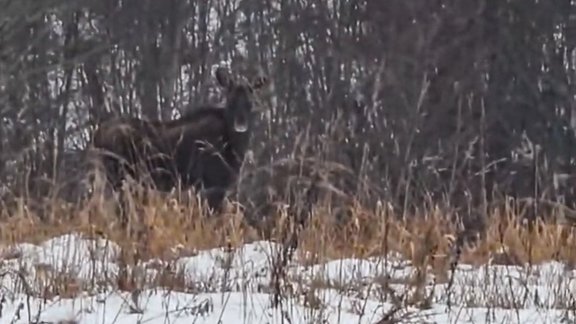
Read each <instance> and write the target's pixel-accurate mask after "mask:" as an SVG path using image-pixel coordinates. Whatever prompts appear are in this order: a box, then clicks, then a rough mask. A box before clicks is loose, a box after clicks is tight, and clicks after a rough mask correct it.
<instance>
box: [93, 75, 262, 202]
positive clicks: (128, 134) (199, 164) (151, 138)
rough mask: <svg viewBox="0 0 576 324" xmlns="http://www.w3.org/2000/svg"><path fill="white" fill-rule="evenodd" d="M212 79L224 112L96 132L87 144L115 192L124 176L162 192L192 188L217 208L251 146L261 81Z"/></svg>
mask: <svg viewBox="0 0 576 324" xmlns="http://www.w3.org/2000/svg"><path fill="white" fill-rule="evenodd" d="M216 79H217V81H218V83H219V84H220V85H221V86H222V87H223V88H224V89H225V91H226V92H227V99H226V104H225V106H224V107H217V106H210V105H208V106H203V107H200V108H197V109H195V110H194V111H192V112H190V113H188V114H185V115H184V116H182V117H181V118H178V119H175V120H170V121H158V120H143V119H138V118H133V117H124V118H122V117H121V118H116V119H113V120H109V121H107V122H105V123H103V124H102V125H101V126H100V127H99V128H98V130H97V131H96V133H95V134H94V137H93V144H92V145H93V148H95V149H97V150H98V151H99V157H100V161H101V162H102V165H103V167H104V171H105V173H106V178H107V180H108V182H109V183H110V184H111V186H112V188H113V189H114V190H118V189H119V188H120V187H121V185H122V182H123V180H124V179H126V176H128V175H129V176H130V177H132V178H133V179H135V180H137V181H141V182H143V183H146V184H149V185H153V186H154V187H155V189H157V190H159V191H164V192H166V191H169V190H171V189H172V188H174V187H176V186H177V185H180V187H181V188H182V189H188V188H190V187H194V188H195V189H196V190H197V191H200V192H203V193H204V194H205V196H206V198H207V202H208V206H209V207H210V208H211V209H213V210H214V211H219V210H220V209H221V205H222V201H223V199H224V197H225V195H226V191H227V189H228V188H229V187H230V185H231V184H232V183H233V182H234V181H235V180H236V177H237V175H238V173H239V170H240V167H241V166H242V162H243V160H244V155H245V152H246V150H247V148H248V143H249V141H250V133H251V124H252V118H251V114H252V110H253V105H254V104H253V98H252V96H253V90H254V89H256V88H259V87H261V86H262V85H263V84H264V81H265V79H264V78H260V79H258V80H257V81H256V82H253V83H238V82H236V81H234V80H232V78H231V76H230V75H229V74H228V73H227V71H225V70H224V69H222V68H219V69H217V70H216Z"/></svg>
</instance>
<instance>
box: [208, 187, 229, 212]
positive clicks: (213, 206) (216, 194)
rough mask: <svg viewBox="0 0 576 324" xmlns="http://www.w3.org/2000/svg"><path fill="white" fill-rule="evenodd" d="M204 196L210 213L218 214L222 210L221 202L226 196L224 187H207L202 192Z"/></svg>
mask: <svg viewBox="0 0 576 324" xmlns="http://www.w3.org/2000/svg"><path fill="white" fill-rule="evenodd" d="M204 197H205V199H206V202H207V203H208V207H209V208H210V210H211V212H212V214H220V213H221V212H222V202H223V201H224V197H226V189H223V188H218V187H216V188H210V189H207V190H206V191H205V192H204Z"/></svg>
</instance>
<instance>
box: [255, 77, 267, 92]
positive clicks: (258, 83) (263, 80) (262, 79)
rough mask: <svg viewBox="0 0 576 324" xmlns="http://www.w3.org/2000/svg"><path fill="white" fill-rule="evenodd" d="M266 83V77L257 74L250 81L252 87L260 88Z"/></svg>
mask: <svg viewBox="0 0 576 324" xmlns="http://www.w3.org/2000/svg"><path fill="white" fill-rule="evenodd" d="M267 84H268V78H267V77H266V76H263V75H262V76H259V77H257V78H256V79H255V80H254V81H252V88H253V89H260V88H262V87H264V86H266V85H267Z"/></svg>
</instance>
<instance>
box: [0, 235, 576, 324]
mask: <svg viewBox="0 0 576 324" xmlns="http://www.w3.org/2000/svg"><path fill="white" fill-rule="evenodd" d="M279 250H280V246H279V245H277V244H275V243H271V242H265V241H261V242H255V243H250V244H246V245H244V246H242V247H241V248H238V249H235V250H233V251H225V250H224V249H214V250H208V251H197V252H195V253H188V254H193V255H192V256H182V254H184V253H182V252H183V250H182V249H179V248H175V249H174V257H173V258H172V260H151V261H148V262H146V263H143V264H141V265H139V266H138V267H136V268H133V269H131V271H132V275H131V277H132V278H135V279H134V280H135V283H134V285H135V286H136V287H139V289H138V290H136V292H119V291H118V289H115V288H114V287H115V284H116V283H117V282H118V280H117V278H118V276H119V275H120V272H121V271H120V270H121V267H120V265H119V263H118V261H119V260H120V257H119V254H120V248H119V247H118V245H116V244H115V243H113V242H110V241H107V240H104V239H86V238H83V237H82V236H80V235H76V234H70V235H63V236H60V237H55V238H53V239H51V240H48V241H46V242H44V243H43V244H40V245H32V244H18V245H15V246H6V247H3V248H2V249H1V254H0V276H1V281H0V282H1V285H2V287H1V288H0V323H64V322H67V323H223V324H226V323H575V318H576V298H574V294H575V293H576V284H575V283H574V281H575V277H576V271H574V270H570V269H567V268H566V267H565V266H564V265H562V264H560V263H548V264H545V265H540V266H532V267H511V266H497V265H491V266H482V267H477V268H474V267H472V266H468V265H460V266H459V267H458V269H457V271H456V274H455V276H454V283H453V285H452V286H451V289H449V290H448V291H447V289H446V283H445V280H444V281H441V282H440V283H435V282H436V281H437V280H436V278H434V277H433V276H432V275H429V277H428V278H427V280H426V284H425V285H424V287H423V289H422V290H421V295H420V297H418V298H415V297H414V296H416V295H417V293H416V291H417V288H416V286H414V285H411V284H410V282H411V280H410V278H412V277H413V275H414V272H415V269H413V268H412V267H411V265H410V263H409V262H407V261H403V260H401V259H400V258H399V257H398V256H396V255H389V256H388V257H387V258H373V259H365V260H359V259H344V260H337V261H331V262H327V263H324V264H307V263H309V262H304V261H303V260H299V259H298V258H295V260H294V261H293V262H291V263H290V264H289V265H288V266H287V267H286V268H285V269H286V274H285V275H284V276H282V278H283V279H282V280H280V284H279V286H280V287H281V288H280V289H281V291H282V293H281V295H282V297H281V298H280V301H281V302H280V303H279V304H277V305H276V306H274V305H273V301H274V298H273V297H274V295H275V294H274V291H275V289H274V287H275V286H277V285H275V284H274V283H273V280H272V277H273V276H272V274H273V269H274V267H273V266H272V265H273V263H274V262H275V259H276V255H277V253H278V251H279ZM161 269H164V270H161ZM167 269H168V270H167ZM166 273H171V274H172V277H171V278H172V279H173V280H172V283H173V286H174V282H177V285H176V288H174V287H172V288H171V289H168V288H160V285H159V283H161V282H166V281H162V280H161V278H166ZM174 280H177V281H174ZM62 285H67V289H66V291H67V292H70V291H74V289H76V291H78V292H80V291H82V292H81V293H78V294H75V297H73V298H65V297H71V295H69V296H59V297H55V294H54V293H53V292H54V291H55V290H57V288H58V287H59V286H62ZM448 293H449V294H448ZM426 296H431V297H429V298H428V299H427V302H426V303H420V304H414V303H410V302H409V301H410V299H418V300H425V299H426ZM449 301H450V306H449V305H448V304H449ZM387 314H388V316H389V321H385V320H384V319H385V318H386V316H387ZM390 314H391V315H390ZM394 320H398V321H396V322H395V321H394ZM379 321H380V322H379Z"/></svg>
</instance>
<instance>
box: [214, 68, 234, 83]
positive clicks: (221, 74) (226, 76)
mask: <svg viewBox="0 0 576 324" xmlns="http://www.w3.org/2000/svg"><path fill="white" fill-rule="evenodd" d="M214 74H215V76H216V80H217V81H218V83H219V84H220V85H221V86H222V87H224V88H229V87H230V86H231V85H232V76H231V75H230V72H229V71H228V69H226V68H224V67H218V68H217V69H216V71H215V72H214Z"/></svg>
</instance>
